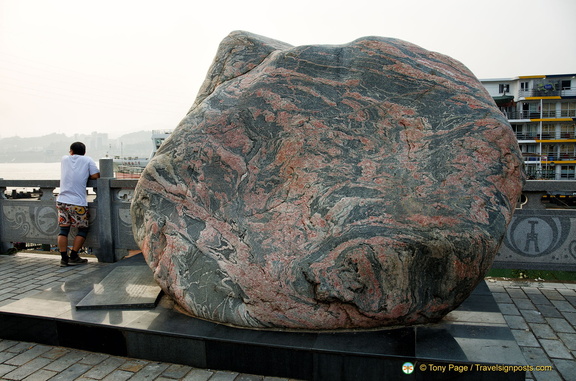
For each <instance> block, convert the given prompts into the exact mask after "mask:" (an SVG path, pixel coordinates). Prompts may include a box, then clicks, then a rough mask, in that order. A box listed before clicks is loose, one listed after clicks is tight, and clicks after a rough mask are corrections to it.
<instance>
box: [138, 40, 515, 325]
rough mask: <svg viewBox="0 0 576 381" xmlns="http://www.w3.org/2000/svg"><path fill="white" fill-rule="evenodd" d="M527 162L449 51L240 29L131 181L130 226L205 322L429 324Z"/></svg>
mask: <svg viewBox="0 0 576 381" xmlns="http://www.w3.org/2000/svg"><path fill="white" fill-rule="evenodd" d="M521 163H522V161H521V155H520V152H519V149H518V145H517V143H516V139H515V137H514V135H513V133H512V130H511V128H510V126H509V125H508V123H507V121H506V119H505V118H504V116H503V115H502V113H501V112H500V111H499V110H498V109H497V108H496V106H495V104H494V102H493V100H492V98H491V97H490V96H489V94H488V93H487V92H486V91H485V89H484V88H483V86H482V85H481V84H480V82H479V81H478V80H477V79H476V78H475V77H474V75H473V74H472V73H471V72H470V71H469V70H468V69H467V68H466V67H464V66H463V65H462V64H461V63H459V62H457V61H455V60H453V59H451V58H449V57H447V56H445V55H442V54H438V53H434V52H429V51H427V50H425V49H422V48H420V47H418V46H415V45H413V44H411V43H408V42H405V41H401V40H397V39H389V38H381V37H365V38H360V39H358V40H356V41H353V42H351V43H349V44H344V45H315V46H298V47H293V46H291V45H288V44H286V43H283V42H279V41H275V40H272V39H268V38H265V37H262V36H257V35H253V34H250V33H246V32H233V33H231V34H230V35H229V36H228V37H226V38H225V39H224V40H223V41H222V43H221V45H220V47H219V49H218V52H217V55H216V58H215V60H214V63H213V65H212V67H211V68H210V70H209V73H208V75H207V78H206V80H205V82H204V84H203V86H202V88H201V89H200V92H199V95H198V98H197V99H196V102H195V103H194V105H193V106H192V108H191V110H190V111H189V112H188V114H187V115H186V117H185V118H184V120H183V121H182V122H181V123H180V125H179V126H178V128H177V129H176V130H175V131H174V132H173V133H172V135H171V137H170V138H169V139H168V140H166V142H165V143H164V144H163V145H162V147H161V148H160V150H159V151H158V153H157V154H156V156H155V157H154V158H153V160H152V161H151V162H150V163H149V165H148V166H147V167H146V169H145V171H144V173H143V174H142V177H141V179H140V180H139V182H138V186H137V188H136V194H135V197H134V201H133V204H132V209H131V212H132V218H133V226H134V234H135V237H136V240H137V242H138V243H139V244H140V247H141V249H142V251H143V253H144V256H145V258H146V260H147V262H148V263H149V265H150V267H151V268H152V269H153V271H154V276H155V278H156V280H157V282H158V283H159V285H160V286H161V287H162V288H163V289H164V291H165V292H166V293H167V294H169V295H171V296H172V297H173V298H174V299H175V301H176V302H177V303H179V304H180V305H181V306H182V307H183V308H184V309H186V310H187V311H188V312H189V313H191V314H193V315H195V316H198V317H201V318H205V319H209V320H212V321H215V322H221V323H226V324H232V325H236V326H242V327H256V328H290V329H312V330H328V329H331V330H332V329H362V328H376V327H386V326H401V325H411V324H419V323H427V322H434V321H437V320H439V319H441V318H442V317H443V316H444V315H445V314H446V313H448V312H449V311H451V310H452V309H454V308H456V307H457V306H458V305H459V304H460V303H461V302H462V301H464V300H465V299H466V298H467V297H468V296H469V294H470V293H471V292H472V290H473V289H474V287H475V286H476V285H477V284H478V282H479V281H480V280H481V279H482V278H483V276H484V275H485V272H486V271H487V270H488V269H489V268H490V265H491V263H492V260H493V258H494V256H495V254H496V253H497V251H498V248H499V246H500V243H501V241H502V238H503V237H504V234H505V233H506V228H507V225H508V223H509V221H510V219H511V217H512V214H513V211H514V207H515V204H516V200H517V199H518V197H519V196H520V193H521V189H522V186H523V182H524V175H523V172H522V169H521Z"/></svg>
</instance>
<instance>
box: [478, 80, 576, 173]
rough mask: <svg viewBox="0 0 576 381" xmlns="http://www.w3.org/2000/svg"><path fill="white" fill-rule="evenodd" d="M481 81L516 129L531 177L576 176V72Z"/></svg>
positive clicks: (527, 171) (527, 170)
mask: <svg viewBox="0 0 576 381" xmlns="http://www.w3.org/2000/svg"><path fill="white" fill-rule="evenodd" d="M481 82H482V84H483V85H484V87H485V88H486V90H488V92H489V93H490V95H491V96H492V97H493V98H494V101H495V102H496V104H497V105H498V107H499V108H500V110H501V111H502V112H503V113H504V115H505V116H506V118H507V119H508V121H509V122H510V125H511V126H512V129H513V130H514V132H515V133H516V137H517V139H518V143H519V145H520V149H521V150H522V154H523V155H524V163H525V170H526V174H527V175H528V178H529V179H548V180H576V74H562V75H531V76H520V77H515V78H498V79H484V80H481Z"/></svg>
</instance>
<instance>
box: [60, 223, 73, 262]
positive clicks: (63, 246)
mask: <svg viewBox="0 0 576 381" xmlns="http://www.w3.org/2000/svg"><path fill="white" fill-rule="evenodd" d="M68 233H70V225H68V226H60V233H58V251H60V256H61V257H62V260H61V261H60V266H67V265H68V260H69V258H68Z"/></svg>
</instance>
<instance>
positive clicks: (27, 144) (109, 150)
mask: <svg viewBox="0 0 576 381" xmlns="http://www.w3.org/2000/svg"><path fill="white" fill-rule="evenodd" d="M151 136H152V131H139V132H134V133H130V134H126V135H123V136H121V137H119V138H118V139H109V138H108V134H101V133H97V132H93V133H92V134H90V135H82V134H76V135H74V136H67V135H65V134H55V133H54V134H49V135H44V136H39V137H33V138H20V137H10V138H3V139H0V147H2V150H0V162H1V163H54V162H58V161H60V159H61V158H62V156H64V155H67V154H68V151H69V149H70V144H72V143H73V142H75V141H81V142H83V143H84V144H86V155H87V156H90V157H92V158H93V159H95V160H97V159H100V158H103V157H114V156H123V157H125V156H132V157H134V156H138V157H148V156H149V155H150V152H152V140H151Z"/></svg>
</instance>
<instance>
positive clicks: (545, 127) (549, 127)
mask: <svg viewBox="0 0 576 381" xmlns="http://www.w3.org/2000/svg"><path fill="white" fill-rule="evenodd" d="M555 138H556V125H554V124H550V123H544V124H542V139H555Z"/></svg>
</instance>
